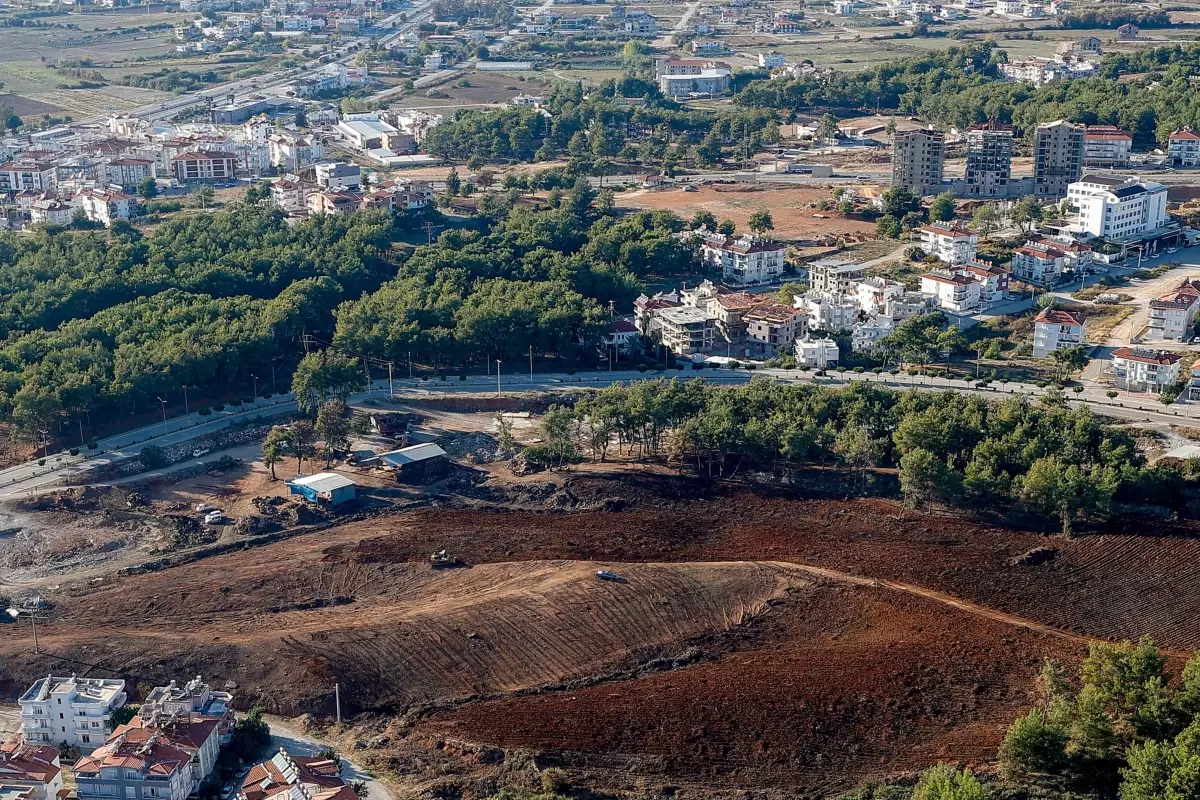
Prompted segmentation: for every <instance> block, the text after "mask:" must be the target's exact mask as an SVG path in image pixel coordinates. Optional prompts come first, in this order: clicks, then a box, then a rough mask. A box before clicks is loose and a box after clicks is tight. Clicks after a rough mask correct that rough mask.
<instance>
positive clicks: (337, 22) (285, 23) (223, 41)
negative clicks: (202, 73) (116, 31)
mask: <svg viewBox="0 0 1200 800" xmlns="http://www.w3.org/2000/svg"><path fill="white" fill-rule="evenodd" d="M110 5H111V3H110ZM239 5H240V6H241V10H236V11H231V10H230V9H231V8H232V6H233V3H232V2H231V0H182V2H181V4H180V8H181V10H183V11H199V12H202V14H203V16H201V17H199V18H197V19H196V20H194V21H193V22H192V23H191V24H180V25H176V26H175V28H174V31H173V33H174V37H175V40H176V41H177V42H180V43H181V44H178V45H176V50H178V51H179V52H192V51H195V52H210V51H214V50H220V49H223V48H225V47H227V46H229V45H236V44H241V43H246V42H249V41H253V40H256V39H282V38H289V37H295V36H298V35H302V34H332V33H337V34H340V35H342V36H359V35H364V34H366V33H368V32H369V31H370V30H372V29H373V28H375V22H374V18H375V16H376V12H377V5H376V4H374V3H368V2H366V0H319V2H310V0H267V2H265V3H262V2H259V3H257V4H254V3H246V2H244V0H243V2H240V3H239ZM252 5H257V6H259V7H258V8H251V6H252ZM224 12H227V13H224Z"/></svg>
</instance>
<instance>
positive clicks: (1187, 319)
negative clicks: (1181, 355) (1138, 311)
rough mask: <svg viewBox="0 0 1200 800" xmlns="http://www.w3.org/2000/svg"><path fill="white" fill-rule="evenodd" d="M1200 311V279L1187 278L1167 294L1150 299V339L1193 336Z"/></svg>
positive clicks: (1178, 338) (1177, 338)
mask: <svg viewBox="0 0 1200 800" xmlns="http://www.w3.org/2000/svg"><path fill="white" fill-rule="evenodd" d="M1197 313H1200V280H1185V281H1183V282H1182V283H1180V284H1179V285H1178V286H1176V287H1175V288H1174V289H1172V290H1171V291H1169V292H1167V293H1166V294H1163V295H1160V296H1159V297H1158V298H1157V299H1154V300H1151V301H1150V317H1149V326H1150V335H1149V337H1148V338H1150V339H1174V340H1176V341H1186V340H1188V339H1190V338H1191V336H1192V330H1193V328H1194V327H1195V325H1196V314H1197Z"/></svg>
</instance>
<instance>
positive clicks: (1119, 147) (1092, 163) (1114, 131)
mask: <svg viewBox="0 0 1200 800" xmlns="http://www.w3.org/2000/svg"><path fill="white" fill-rule="evenodd" d="M1132 152H1133V137H1132V136H1130V135H1129V134H1128V133H1126V132H1125V131H1123V130H1121V129H1120V128H1117V127H1115V126H1113V125H1089V126H1088V128H1087V133H1086V134H1085V135H1084V138H1083V165H1084V166H1085V167H1089V168H1091V167H1094V168H1097V169H1124V168H1125V167H1127V166H1129V155H1130V153H1132ZM1075 180H1079V178H1078V177H1077V178H1076V179H1075Z"/></svg>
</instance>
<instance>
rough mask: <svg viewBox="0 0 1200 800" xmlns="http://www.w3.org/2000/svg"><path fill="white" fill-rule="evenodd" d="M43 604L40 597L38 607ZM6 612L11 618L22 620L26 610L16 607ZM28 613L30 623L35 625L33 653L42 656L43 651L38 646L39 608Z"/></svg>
mask: <svg viewBox="0 0 1200 800" xmlns="http://www.w3.org/2000/svg"><path fill="white" fill-rule="evenodd" d="M41 602H42V599H41V598H40V597H38V598H37V603H38V605H41ZM6 611H7V612H8V615H9V616H10V617H12V618H13V619H20V617H21V613H22V612H24V611H25V609H23V608H17V607H15V606H14V607H13V608H9V609H6ZM28 613H29V622H30V623H31V624H32V625H33V652H34V654H35V655H41V652H42V650H41V648H40V647H39V646H38V638H37V607H36V606H35V607H34V608H32V609H29V611H28Z"/></svg>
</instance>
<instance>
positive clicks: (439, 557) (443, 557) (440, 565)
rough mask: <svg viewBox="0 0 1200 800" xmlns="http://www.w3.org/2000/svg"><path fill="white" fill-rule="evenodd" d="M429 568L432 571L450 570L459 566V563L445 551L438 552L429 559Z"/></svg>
mask: <svg viewBox="0 0 1200 800" xmlns="http://www.w3.org/2000/svg"><path fill="white" fill-rule="evenodd" d="M429 566H431V567H433V568H434V569H450V568H451V567H457V566H461V562H460V561H459V560H458V559H457V558H455V557H454V556H452V555H450V553H448V552H447V551H445V550H438V551H437V552H436V553H434V554H433V555H431V556H430V557H429Z"/></svg>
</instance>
